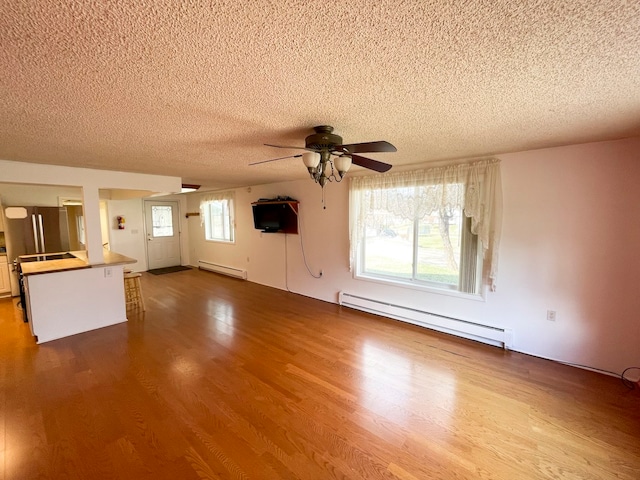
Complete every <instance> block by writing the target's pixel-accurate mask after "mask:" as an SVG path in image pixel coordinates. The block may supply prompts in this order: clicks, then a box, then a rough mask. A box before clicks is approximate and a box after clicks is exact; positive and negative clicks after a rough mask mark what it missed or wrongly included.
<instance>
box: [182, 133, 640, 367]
mask: <svg viewBox="0 0 640 480" xmlns="http://www.w3.org/2000/svg"><path fill="white" fill-rule="evenodd" d="M499 158H501V159H502V177H503V191H504V219H503V237H502V245H501V248H500V273H499V278H498V290H497V291H496V292H493V293H492V292H488V293H487V294H486V298H485V300H484V301H477V300H468V299H462V298H457V297H454V296H449V295H440V294H434V293H429V292H422V291H417V290H411V289H404V288H398V287H391V286H386V285H382V284H379V283H374V282H367V281H363V280H356V279H354V278H353V277H352V275H351V273H350V272H349V265H348V248H349V245H348V183H347V182H343V183H341V184H330V185H328V186H327V187H325V190H326V198H327V209H326V210H323V208H322V203H321V191H320V187H319V186H316V185H314V184H313V183H312V182H311V181H310V180H300V181H296V182H287V183H281V184H275V185H261V186H253V187H251V189H250V191H248V190H249V189H237V190H236V223H237V230H236V237H237V241H236V243H235V244H234V245H224V244H220V243H214V242H206V241H205V240H204V234H203V231H202V228H201V226H200V221H199V218H198V217H191V218H190V219H189V221H188V222H189V230H190V236H191V243H190V247H189V248H190V254H191V263H192V264H193V265H195V264H196V262H197V260H198V259H203V260H209V261H213V262H215V263H220V264H223V265H227V266H231V267H236V268H245V269H247V270H248V276H249V280H250V281H254V282H257V283H261V284H265V285H270V286H273V287H276V288H281V289H289V290H291V291H293V292H296V293H300V294H302V295H307V296H311V297H314V298H318V299H321V300H325V301H330V302H337V294H338V292H339V291H340V290H346V291H349V292H351V293H355V294H363V295H367V296H375V298H378V299H383V300H386V301H389V302H390V303H398V304H405V305H408V306H412V307H414V308H418V309H422V310H426V311H430V312H434V313H438V314H442V315H447V316H453V317H457V318H463V319H469V320H472V321H477V322H481V323H482V322H486V323H491V324H497V325H502V326H504V327H510V328H512V329H513V331H514V350H518V351H522V352H526V353H531V354H533V355H537V356H541V357H545V358H551V359H556V360H560V361H563V362H568V363H577V364H581V365H586V366H590V367H593V368H600V369H606V370H611V371H614V372H621V371H622V370H623V369H624V368H625V367H627V366H631V365H639V364H640V348H638V345H640V321H638V312H640V295H638V293H637V280H636V275H637V274H638V273H639V272H640V255H637V254H636V252H635V250H634V247H635V245H636V244H638V243H640V222H638V221H637V220H636V219H638V218H640V189H639V188H637V185H638V184H639V183H640V138H634V139H628V140H621V141H615V142H601V143H590V144H583V145H575V146H567V147H560V148H551V149H544V150H536V151H529V152H519V153H512V154H508V155H500V156H499ZM301 168H303V167H302V166H301ZM277 195H288V196H291V197H293V198H296V199H297V200H299V201H300V202H301V203H300V219H301V222H302V228H301V232H302V240H303V241H304V248H305V252H306V257H307V262H308V264H309V266H310V267H311V269H312V271H313V273H314V274H317V273H318V271H319V270H320V269H322V270H323V273H324V275H323V277H322V278H321V279H315V278H313V277H312V276H311V275H309V273H308V272H307V270H306V267H305V266H304V262H303V261H302V254H301V248H300V236H299V235H284V234H266V233H260V232H259V231H257V230H254V229H253V224H252V216H251V215H252V214H251V206H250V204H251V202H253V201H255V200H257V199H258V198H271V197H274V196H277ZM200 196H201V195H198V194H191V195H190V196H189V198H188V209H189V211H197V210H198V204H199V198H200ZM285 252H286V257H285ZM547 310H555V311H556V312H557V320H556V322H549V321H547V320H546V312H547Z"/></svg>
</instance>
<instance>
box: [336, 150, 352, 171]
mask: <svg viewBox="0 0 640 480" xmlns="http://www.w3.org/2000/svg"><path fill="white" fill-rule="evenodd" d="M333 164H334V165H335V167H336V170H338V172H339V173H340V174H343V173H347V172H348V171H349V169H350V168H351V157H349V156H347V155H342V156H340V157H338V158H336V159H335V160H334V161H333Z"/></svg>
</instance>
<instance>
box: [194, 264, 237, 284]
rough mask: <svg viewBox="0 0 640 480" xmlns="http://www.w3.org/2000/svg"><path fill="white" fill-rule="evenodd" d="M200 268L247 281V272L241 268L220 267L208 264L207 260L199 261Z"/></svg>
mask: <svg viewBox="0 0 640 480" xmlns="http://www.w3.org/2000/svg"><path fill="white" fill-rule="evenodd" d="M198 268H201V269H202V270H209V271H210V272H214V273H220V274H222V275H228V276H230V277H235V278H241V279H242V280H246V279H247V271H246V270H241V269H239V268H233V267H227V266H225V265H219V264H217V263H211V262H207V261H205V260H198Z"/></svg>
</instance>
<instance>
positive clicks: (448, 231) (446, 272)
mask: <svg viewBox="0 0 640 480" xmlns="http://www.w3.org/2000/svg"><path fill="white" fill-rule="evenodd" d="M461 232H462V212H461V211H460V209H453V210H452V209H446V208H441V209H439V210H438V211H435V212H431V214H429V215H427V216H426V217H425V218H423V219H420V220H419V221H418V248H417V272H416V278H417V279H418V280H423V281H426V282H437V283H444V284H446V285H451V286H456V287H457V286H458V283H459V277H460V246H461V240H462V236H461Z"/></svg>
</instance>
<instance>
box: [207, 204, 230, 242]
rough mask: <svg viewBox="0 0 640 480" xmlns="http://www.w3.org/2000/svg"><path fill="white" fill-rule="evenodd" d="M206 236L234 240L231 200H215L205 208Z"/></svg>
mask: <svg viewBox="0 0 640 480" xmlns="http://www.w3.org/2000/svg"><path fill="white" fill-rule="evenodd" d="M204 220H205V238H206V239H207V240H217V241H223V242H233V215H232V203H231V201H230V200H227V199H225V200H213V201H211V202H209V203H207V207H206V209H205V219H204Z"/></svg>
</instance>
